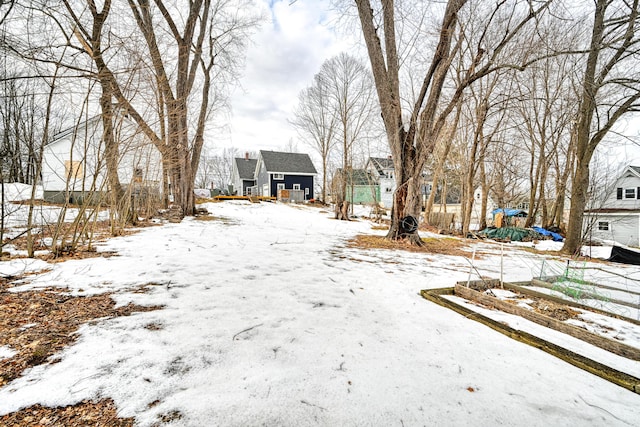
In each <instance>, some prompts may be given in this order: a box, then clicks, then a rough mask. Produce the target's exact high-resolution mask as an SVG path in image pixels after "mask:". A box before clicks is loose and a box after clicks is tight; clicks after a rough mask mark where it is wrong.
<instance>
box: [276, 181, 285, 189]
mask: <svg viewBox="0 0 640 427" xmlns="http://www.w3.org/2000/svg"><path fill="white" fill-rule="evenodd" d="M277 186H278V187H277V189H278V191H280V190H284V182H282V183H279V184H277Z"/></svg>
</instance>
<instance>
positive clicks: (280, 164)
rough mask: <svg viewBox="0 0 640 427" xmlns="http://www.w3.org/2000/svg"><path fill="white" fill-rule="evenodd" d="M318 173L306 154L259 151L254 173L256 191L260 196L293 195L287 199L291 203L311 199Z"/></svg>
mask: <svg viewBox="0 0 640 427" xmlns="http://www.w3.org/2000/svg"><path fill="white" fill-rule="evenodd" d="M317 173H318V172H317V171H316V168H315V166H313V162H312V161H311V158H310V157H309V155H308V154H303V153H284V152H279V151H266V150H261V151H260V153H259V154H258V160H257V163H256V168H255V172H254V176H255V178H256V184H255V189H256V191H257V192H258V194H259V195H261V196H271V197H279V196H280V195H282V194H285V193H286V194H289V195H290V196H295V197H290V199H291V200H293V201H303V200H310V199H313V198H314V193H313V188H314V184H315V176H316V174H317ZM281 190H285V191H284V192H283V191H281Z"/></svg>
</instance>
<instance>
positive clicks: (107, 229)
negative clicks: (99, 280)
mask: <svg viewBox="0 0 640 427" xmlns="http://www.w3.org/2000/svg"><path fill="white" fill-rule="evenodd" d="M151 225H155V224H152V223H148V222H140V223H139V224H137V225H136V227H138V228H139V227H145V226H151ZM138 231H139V230H137V229H131V228H127V229H124V230H119V231H118V233H117V235H118V236H125V235H131V234H135V233H137V232H138ZM32 233H33V236H32V238H33V243H34V250H36V251H42V250H46V251H49V253H48V254H47V255H44V256H41V257H40V258H42V259H44V260H45V261H49V260H52V259H58V258H62V259H67V258H93V257H100V256H111V255H113V254H114V253H113V252H97V251H96V250H95V247H94V246H93V245H94V244H95V243H96V242H103V241H106V240H107V239H109V238H111V237H114V233H113V232H112V228H111V224H110V222H109V221H96V222H91V223H90V224H88V227H87V229H85V230H82V229H81V228H80V227H79V226H78V225H77V224H74V223H62V224H59V225H58V224H51V225H45V226H43V227H40V228H37V229H34V230H33V232H32ZM69 236H79V238H78V243H77V244H76V245H75V246H74V245H71V244H69V243H67V244H62V245H58V246H56V247H53V248H52V247H51V243H50V242H51V241H52V240H53V239H54V238H56V239H58V241H60V240H71V239H70V237H69ZM11 244H12V245H13V246H14V247H15V248H16V249H17V250H22V251H26V250H27V236H26V235H22V236H20V237H18V238H16V239H13V240H11Z"/></svg>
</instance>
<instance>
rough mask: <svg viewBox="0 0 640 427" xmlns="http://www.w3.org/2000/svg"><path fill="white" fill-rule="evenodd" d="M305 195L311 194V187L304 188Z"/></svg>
mask: <svg viewBox="0 0 640 427" xmlns="http://www.w3.org/2000/svg"><path fill="white" fill-rule="evenodd" d="M304 195H305V196H308V195H309V187H305V189H304Z"/></svg>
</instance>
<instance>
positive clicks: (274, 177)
mask: <svg viewBox="0 0 640 427" xmlns="http://www.w3.org/2000/svg"><path fill="white" fill-rule="evenodd" d="M273 179H284V174H283V173H274V174H273Z"/></svg>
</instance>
